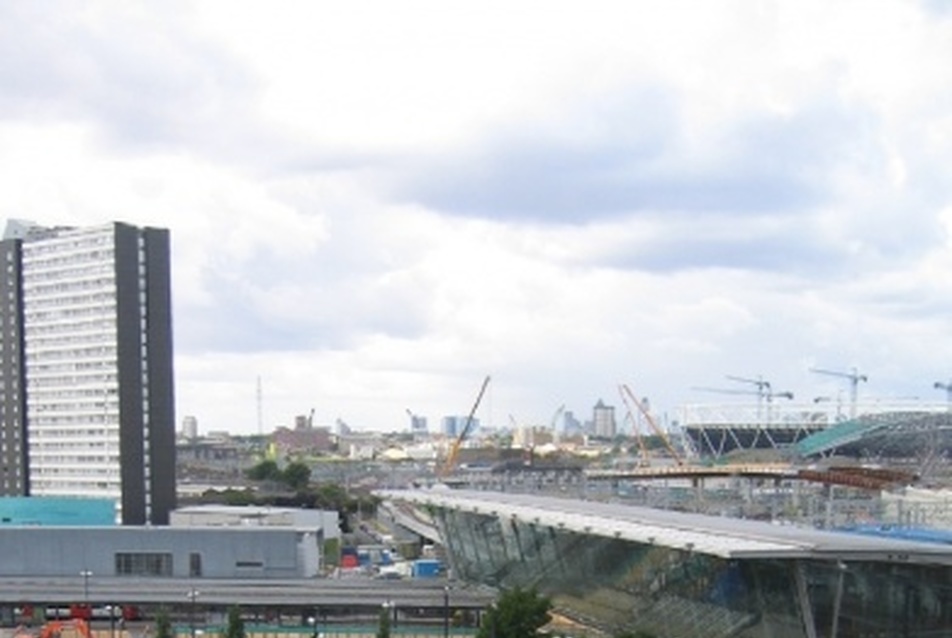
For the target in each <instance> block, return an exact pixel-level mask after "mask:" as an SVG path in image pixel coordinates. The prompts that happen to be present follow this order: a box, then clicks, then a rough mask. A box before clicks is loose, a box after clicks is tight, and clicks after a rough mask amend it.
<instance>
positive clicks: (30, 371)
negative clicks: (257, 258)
mask: <svg viewBox="0 0 952 638" xmlns="http://www.w3.org/2000/svg"><path fill="white" fill-rule="evenodd" d="M169 262H170V259H169V233H168V231H167V230H164V229H156V228H137V227H134V226H130V225H128V224H123V223H111V224H108V225H104V226H96V227H90V228H43V227H40V226H37V225H34V224H30V223H27V222H18V221H10V222H8V224H7V230H6V233H5V235H4V238H3V240H2V241H0V264H2V268H3V269H4V270H3V271H2V276H0V495H15V496H57V497H64V496H86V497H99V498H103V497H105V498H112V499H115V501H116V504H117V519H118V522H120V523H122V524H126V525H143V524H154V525H166V524H168V522H169V512H170V511H171V510H172V509H174V507H175V418H174V413H173V399H174V395H173V377H172V318H171V299H170V296H171V290H170V288H171V285H170V272H169Z"/></svg>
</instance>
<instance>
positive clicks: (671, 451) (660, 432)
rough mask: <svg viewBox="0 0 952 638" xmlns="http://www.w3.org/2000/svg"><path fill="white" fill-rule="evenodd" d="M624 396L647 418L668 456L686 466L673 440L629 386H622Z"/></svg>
mask: <svg viewBox="0 0 952 638" xmlns="http://www.w3.org/2000/svg"><path fill="white" fill-rule="evenodd" d="M621 391H622V396H624V395H625V394H627V395H628V398H629V399H630V400H631V402H632V403H634V404H635V407H637V408H638V411H639V412H641V414H642V416H644V417H645V420H646V421H647V422H648V425H649V426H651V429H652V430H654V433H655V434H657V435H658V437H659V438H660V439H661V442H662V443H663V444H664V447H665V449H666V450H667V451H668V454H670V455H671V458H672V459H674V462H675V463H677V464H678V465H684V460H683V459H682V458H681V455H680V454H679V453H678V451H677V450H675V449H674V446H673V445H672V444H671V440H670V439H669V438H668V435H667V434H666V433H665V431H664V430H663V429H661V428H660V427H658V424H657V423H655V420H654V417H652V416H651V413H650V412H648V410H647V409H646V408H645V406H644V405H642V403H641V401H639V400H638V399H636V398H635V395H634V393H632V391H631V388H629V387H628V386H627V385H625V384H622V385H621Z"/></svg>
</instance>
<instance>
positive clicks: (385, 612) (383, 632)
mask: <svg viewBox="0 0 952 638" xmlns="http://www.w3.org/2000/svg"><path fill="white" fill-rule="evenodd" d="M377 638H390V605H384V606H383V607H381V608H380V623H379V625H378V626H377Z"/></svg>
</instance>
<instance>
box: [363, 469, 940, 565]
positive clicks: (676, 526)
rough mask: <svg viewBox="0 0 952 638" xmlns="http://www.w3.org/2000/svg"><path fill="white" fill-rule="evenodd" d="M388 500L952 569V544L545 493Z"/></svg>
mask: <svg viewBox="0 0 952 638" xmlns="http://www.w3.org/2000/svg"><path fill="white" fill-rule="evenodd" d="M377 493H378V494H379V495H380V496H382V497H383V498H386V499H391V500H398V501H401V500H402V501H408V502H411V503H415V504H418V505H427V504H429V505H434V506H437V507H445V508H448V509H454V510H461V511H470V512H474V513H482V514H491V515H494V516H498V517H500V518H513V519H517V520H520V521H523V522H527V523H530V524H538V525H546V526H550V527H556V528H559V529H564V530H567V531H572V532H576V533H580V534H591V535H593V536H603V537H608V538H618V539H622V540H627V541H632V542H636V543H643V544H651V545H660V546H664V547H670V548H673V549H681V550H686V551H694V552H698V553H702V554H708V555H712V556H719V557H721V558H727V559H744V558H747V559H751V558H808V559H819V560H842V561H844V562H848V561H860V560H876V561H889V562H898V563H928V564H944V565H952V548H950V547H949V546H947V545H941V544H936V543H925V542H916V541H908V540H901V539H894V538H880V537H871V536H862V535H859V534H851V533H848V532H839V531H827V530H818V529H814V528H812V527H805V526H798V525H778V524H774V523H768V522H764V521H753V520H746V519H738V518H728V517H722V516H708V515H704V514H691V513H685V512H676V511H671V510H661V509H654V508H649V507H638V506H634V505H626V504H621V503H614V502H613V503H605V502H599V501H584V500H579V499H571V498H559V497H552V496H542V495H538V494H512V493H507V492H491V491H476V490H454V489H449V488H440V487H436V488H431V489H417V490H381V491H380V492H377Z"/></svg>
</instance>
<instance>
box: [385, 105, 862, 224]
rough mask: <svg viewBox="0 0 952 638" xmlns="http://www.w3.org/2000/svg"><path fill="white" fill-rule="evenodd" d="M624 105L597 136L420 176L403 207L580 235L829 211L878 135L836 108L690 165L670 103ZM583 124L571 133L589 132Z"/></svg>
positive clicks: (524, 138)
mask: <svg viewBox="0 0 952 638" xmlns="http://www.w3.org/2000/svg"><path fill="white" fill-rule="evenodd" d="M626 104H627V108H618V109H613V110H611V111H609V112H608V113H604V112H599V113H598V114H597V115H598V117H600V118H606V119H605V120H604V121H602V122H600V125H601V128H600V130H599V131H598V133H597V134H596V135H592V136H587V137H583V138H582V139H579V138H578V136H575V137H574V138H573V137H572V136H569V135H556V134H551V133H550V134H544V133H543V134H539V133H536V134H534V135H530V134H522V135H515V136H511V137H505V138H500V139H498V140H497V141H496V142H495V143H494V144H491V145H490V146H489V147H488V149H487V150H485V151H484V152H481V153H477V154H471V155H466V156H462V157H446V158H439V159H438V160H434V161H431V162H427V163H424V164H422V165H417V166H414V167H413V168H414V170H413V171H412V172H411V173H410V174H409V175H408V176H406V178H405V180H404V181H403V182H402V183H400V184H399V185H398V188H397V194H398V197H401V198H403V199H408V200H413V201H417V202H420V203H422V204H424V205H427V206H431V207H433V208H436V209H439V210H442V211H445V212H447V213H450V214H458V215H466V216H476V217H487V218H500V219H522V220H528V221H541V222H552V223H578V224H581V223H586V222H589V221H591V220H597V219H604V218H609V217H618V216H623V215H628V214H632V213H639V212H650V213H654V212H658V211H671V212H690V213H697V214H706V213H715V212H716V213H723V212H725V211H727V212H731V213H733V214H738V215H748V214H759V213H763V212H791V211H799V210H804V209H807V208H810V207H813V206H816V205H817V204H820V203H822V202H825V201H828V199H829V198H830V186H829V180H830V177H829V174H828V173H829V170H830V169H831V168H832V167H833V166H835V165H836V164H837V163H838V162H842V161H858V160H857V159H856V158H855V157H853V156H851V153H852V149H853V148H854V147H855V145H856V144H857V143H860V144H864V143H866V141H867V140H866V136H867V135H868V133H867V129H868V128H869V122H868V120H869V118H868V117H867V116H866V115H865V114H864V113H861V112H856V111H851V110H848V109H845V108H843V107H841V106H839V105H835V104H833V105H817V106H813V107H811V108H809V109H805V110H803V111H801V112H799V113H796V114H794V115H793V116H789V117H782V116H777V115H772V114H762V115H759V116H755V117H753V118H752V119H747V120H744V121H741V122H739V123H737V124H735V125H734V126H733V127H732V128H730V129H729V130H720V131H717V130H715V131H710V135H709V140H710V142H711V143H712V144H714V145H715V146H717V147H719V150H718V152H717V157H716V161H711V160H702V159H699V158H695V157H692V156H691V152H690V151H689V150H688V147H687V145H686V144H685V141H684V140H683V139H682V136H683V128H684V127H683V126H682V124H681V123H680V121H679V120H678V104H677V102H676V101H674V100H673V99H672V98H671V97H670V95H668V94H666V93H665V92H663V91H648V92H642V93H638V94H636V95H635V96H634V97H631V98H629V99H628V101H627V102H626ZM585 117H588V115H586V116H585ZM585 117H580V116H573V117H570V118H567V120H566V122H565V124H564V126H565V127H567V128H568V129H571V128H572V127H576V126H578V127H580V128H583V130H584V127H582V126H580V124H579V122H580V121H582V120H585ZM632 122H636V124H632ZM616 131H620V132H621V133H620V134H619V135H617V136H616V135H614V133H615V132H616ZM566 139H569V140H571V141H566ZM862 161H866V160H862Z"/></svg>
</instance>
